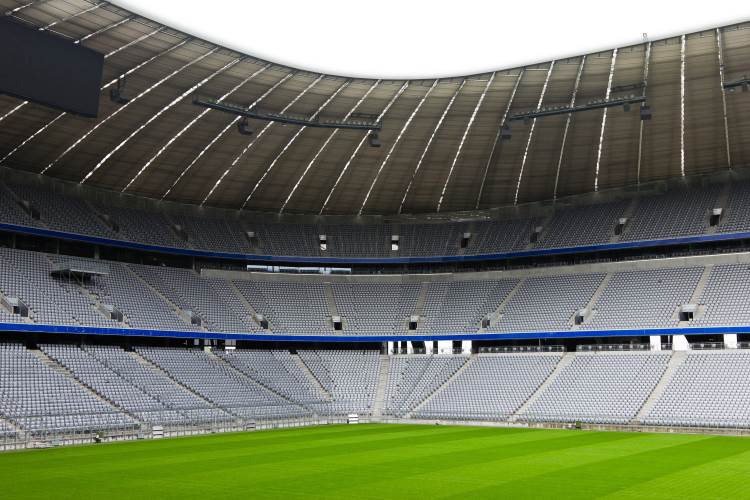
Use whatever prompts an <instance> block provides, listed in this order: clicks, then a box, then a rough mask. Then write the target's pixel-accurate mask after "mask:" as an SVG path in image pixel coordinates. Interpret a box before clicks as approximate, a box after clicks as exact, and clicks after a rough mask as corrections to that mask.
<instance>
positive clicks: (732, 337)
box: [724, 333, 737, 349]
mask: <svg viewBox="0 0 750 500" xmlns="http://www.w3.org/2000/svg"><path fill="white" fill-rule="evenodd" d="M724 347H726V348H727V349H737V334H736V333H726V334H724Z"/></svg>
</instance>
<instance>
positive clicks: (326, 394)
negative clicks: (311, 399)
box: [291, 354, 333, 401]
mask: <svg viewBox="0 0 750 500" xmlns="http://www.w3.org/2000/svg"><path fill="white" fill-rule="evenodd" d="M291 356H292V359H293V360H294V362H295V363H297V366H299V369H300V371H301V372H302V373H303V374H305V375H306V376H307V378H308V379H310V382H311V383H312V385H313V386H314V387H317V388H318V390H319V391H320V393H321V394H322V395H323V399H327V400H328V401H333V396H332V395H331V393H330V392H329V391H328V389H326V388H325V386H324V385H323V384H321V383H320V380H318V377H316V376H315V374H314V373H313V372H312V370H310V368H309V367H308V366H307V365H306V364H305V362H304V361H303V360H302V358H301V357H300V356H299V354H292V355H291Z"/></svg>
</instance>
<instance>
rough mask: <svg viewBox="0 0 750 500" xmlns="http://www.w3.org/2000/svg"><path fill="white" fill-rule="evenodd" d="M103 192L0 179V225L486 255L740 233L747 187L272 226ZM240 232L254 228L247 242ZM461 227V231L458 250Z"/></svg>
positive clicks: (363, 251)
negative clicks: (464, 217)
mask: <svg viewBox="0 0 750 500" xmlns="http://www.w3.org/2000/svg"><path fill="white" fill-rule="evenodd" d="M57 191H59V190H57ZM106 196H107V195H106V194H105V195H102V196H98V197H97V201H95V202H89V201H85V200H84V199H82V198H76V197H74V196H73V195H72V194H61V193H59V192H56V190H54V189H53V188H50V187H45V186H43V185H41V184H40V183H36V182H34V183H31V184H22V183H18V182H16V181H14V182H10V181H5V184H4V185H1V184H0V222H4V223H10V224H15V225H21V226H29V227H46V228H50V229H55V230H58V231H64V232H70V233H76V234H82V235H90V236H97V237H103V238H109V239H115V240H125V241H132V242H137V243H144V244H149V245H157V246H164V247H171V248H179V249H199V250H209V251H219V252H230V253H243V254H262V255H280V256H308V257H354V258H356V257H379V258H385V257H409V256H421V257H427V256H450V255H472V254H493V253H503V252H516V251H521V250H531V249H550V248H569V247H576V246H582V245H592V244H604V243H610V242H613V243H616V242H618V241H641V240H654V239H660V238H673V237H679V236H690V235H700V234H704V233H707V232H712V231H718V232H721V233H729V232H737V231H748V230H750V223H748V222H747V221H748V220H750V217H748V209H747V206H748V203H747V201H748V199H750V183H748V182H746V181H741V182H732V183H731V184H726V185H708V186H703V187H699V188H684V189H675V190H672V191H669V192H667V193H665V194H651V195H647V196H642V197H640V198H636V199H632V200H631V199H626V200H622V201H611V202H603V203H596V204H582V205H563V204H560V205H558V206H557V207H552V208H546V207H545V208H544V209H539V210H538V212H539V213H536V212H535V211H534V210H530V211H529V213H534V214H535V215H522V216H519V217H518V218H512V216H511V217H509V215H508V214H504V215H503V217H504V218H502V219H498V220H476V221H467V222H439V221H435V222H424V221H413V220H408V219H406V220H404V221H392V222H385V223H362V224H358V223H353V222H344V223H340V224H339V223H334V222H329V221H325V222H320V223H312V222H310V223H302V222H285V221H282V222H278V223H276V222H270V221H269V220H260V219H256V218H251V217H250V216H245V215H244V214H238V213H236V212H231V213H227V214H226V216H222V214H221V212H218V211H217V212H211V213H210V214H207V215H201V214H199V213H198V212H197V211H191V210H186V209H183V210H176V209H169V210H165V211H159V210H158V209H156V208H153V209H145V208H144V207H146V206H149V205H150V204H149V203H148V202H147V201H145V200H142V201H140V200H134V201H133V205H139V206H140V208H134V207H130V208H123V207H122V206H120V205H118V204H114V203H113V204H109V203H106V202H102V201H100V200H101V199H105V198H106ZM24 200H25V201H27V202H28V203H29V204H30V206H31V208H32V209H33V210H35V211H38V212H39V216H40V218H39V220H35V219H33V218H32V217H31V216H30V215H29V214H28V213H26V211H24V210H23V209H22V208H21V206H20V202H22V201H24ZM719 205H722V206H721V207H720V206H719ZM714 208H723V209H724V213H725V215H724V217H723V218H722V220H721V221H720V222H719V225H718V227H716V228H710V227H709V219H710V211H711V210H712V209H714ZM623 216H627V219H628V221H627V224H626V225H625V227H624V232H623V234H622V235H621V236H615V234H614V226H615V225H616V224H617V222H618V219H619V218H620V217H623ZM537 227H541V232H540V233H539V241H538V242H537V243H532V242H531V234H532V232H534V231H535V228H537ZM249 232H252V233H254V238H253V239H252V240H251V239H250V238H249V236H248V233H249ZM467 233H468V234H469V235H470V237H469V239H468V241H467V242H466V245H465V248H462V246H461V242H462V237H463V235H464V234H467ZM321 235H326V237H327V249H325V250H323V249H321V248H320V244H319V237H320V236H321ZM394 235H396V236H399V248H398V250H391V237H392V236H394Z"/></svg>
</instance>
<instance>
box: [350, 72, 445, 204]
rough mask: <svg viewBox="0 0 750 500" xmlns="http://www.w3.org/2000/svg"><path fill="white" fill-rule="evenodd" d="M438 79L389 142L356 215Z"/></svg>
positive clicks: (365, 202) (368, 197)
mask: <svg viewBox="0 0 750 500" xmlns="http://www.w3.org/2000/svg"><path fill="white" fill-rule="evenodd" d="M438 81H439V80H435V81H434V82H432V86H431V87H430V88H429V89H428V90H427V93H426V94H425V95H424V96H422V99H420V100H419V102H418V103H417V105H416V106H415V108H414V109H413V110H412V112H411V115H409V118H408V119H407V120H406V123H404V126H403V127H401V130H400V131H399V133H398V136H396V140H395V141H393V144H391V148H390V149H389V150H388V153H387V154H386V155H385V158H384V159H383V162H382V163H381V164H380V167H379V168H378V171H377V173H376V174H375V178H374V179H373V180H372V184H370V189H368V190H367V194H365V199H364V200H362V205H361V206H360V207H359V212H358V215H362V211H363V210H364V209H365V205H367V200H368V199H370V193H372V189H373V188H374V187H375V184H376V183H377V182H378V178H380V172H382V171H383V168H384V167H385V165H386V164H387V163H388V160H389V159H390V158H391V155H392V154H393V151H394V150H395V149H396V146H398V143H399V142H400V141H401V137H403V135H404V132H406V130H407V129H408V128H409V125H411V121H412V120H413V119H414V115H416V114H417V113H418V112H419V109H420V108H421V107H422V104H424V102H425V100H426V99H427V98H428V97H429V96H430V94H431V93H432V91H433V90H434V89H435V86H436V85H437V84H438Z"/></svg>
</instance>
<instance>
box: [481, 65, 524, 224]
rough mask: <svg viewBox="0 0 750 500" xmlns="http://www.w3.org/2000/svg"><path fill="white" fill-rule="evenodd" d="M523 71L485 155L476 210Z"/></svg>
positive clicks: (521, 72)
mask: <svg viewBox="0 0 750 500" xmlns="http://www.w3.org/2000/svg"><path fill="white" fill-rule="evenodd" d="M524 71H526V70H525V69H524V68H521V71H519V72H518V77H517V78H516V83H515V84H514V85H513V90H512V91H511V93H510V99H508V105H507V106H506V107H505V111H504V112H503V117H502V118H501V119H500V124H499V125H498V127H497V134H495V140H494V141H493V142H492V148H490V155H489V156H488V157H487V163H485V165H484V173H483V174H482V183H481V184H480V185H479V193H477V202H476V204H475V205H474V208H475V209H477V210H479V204H480V202H481V201H482V193H483V192H484V183H485V182H486V181H487V174H488V172H489V171H490V165H491V164H492V158H493V157H494V156H495V149H496V148H497V144H498V142H499V141H500V136H501V134H502V132H503V127H504V126H505V120H507V119H508V113H510V108H511V106H513V100H514V99H515V97H516V91H517V90H518V86H519V85H520V84H521V78H522V77H523V74H524Z"/></svg>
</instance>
